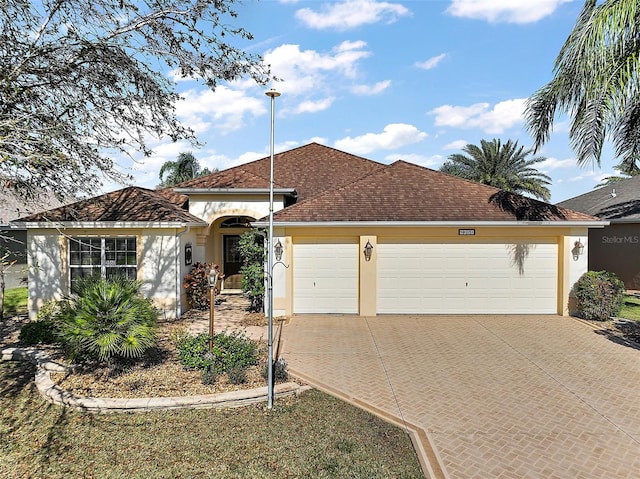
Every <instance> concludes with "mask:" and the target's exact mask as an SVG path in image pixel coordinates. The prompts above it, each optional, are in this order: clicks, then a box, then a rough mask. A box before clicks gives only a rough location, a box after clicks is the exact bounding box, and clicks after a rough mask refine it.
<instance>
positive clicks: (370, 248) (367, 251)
mask: <svg viewBox="0 0 640 479" xmlns="http://www.w3.org/2000/svg"><path fill="white" fill-rule="evenodd" d="M363 253H364V260H365V261H371V254H372V253H373V245H372V244H371V242H370V241H369V240H367V244H366V245H364V250H363Z"/></svg>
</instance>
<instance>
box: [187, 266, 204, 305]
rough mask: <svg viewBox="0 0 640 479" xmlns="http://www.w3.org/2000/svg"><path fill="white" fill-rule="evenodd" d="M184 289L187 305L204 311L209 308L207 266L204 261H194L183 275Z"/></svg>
mask: <svg viewBox="0 0 640 479" xmlns="http://www.w3.org/2000/svg"><path fill="white" fill-rule="evenodd" d="M184 289H185V290H186V293H187V300H188V301H189V306H191V307H192V308H193V309H198V310H201V311H206V310H208V309H209V295H210V291H209V268H208V266H207V265H206V263H196V264H194V265H193V268H191V271H189V273H188V274H187V275H186V276H185V277H184Z"/></svg>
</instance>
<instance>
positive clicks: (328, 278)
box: [293, 239, 358, 314]
mask: <svg viewBox="0 0 640 479" xmlns="http://www.w3.org/2000/svg"><path fill="white" fill-rule="evenodd" d="M293 285H294V286H293V288H294V290H293V312H294V313H296V314H306V313H343V314H357V313H358V243H356V241H355V240H353V241H348V240H344V239H338V240H333V241H327V242H316V243H302V244H294V245H293Z"/></svg>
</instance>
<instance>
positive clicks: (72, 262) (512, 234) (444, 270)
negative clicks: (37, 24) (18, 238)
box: [18, 143, 607, 317]
mask: <svg viewBox="0 0 640 479" xmlns="http://www.w3.org/2000/svg"><path fill="white" fill-rule="evenodd" d="M274 165H275V166H274V171H275V173H274V178H275V181H274V211H275V214H274V244H275V245H279V246H282V259H281V262H279V263H278V264H276V265H275V266H274V269H273V293H274V299H273V307H274V314H275V315H290V314H308V313H333V314H356V315H357V314H359V315H376V314H390V313H397V314H418V313H424V314H430V313H437V314H447V313H495V314H503V313H504V314H507V313H523V314H527V313H530V314H533V313H535V314H567V313H568V308H569V306H568V303H569V294H570V291H571V287H572V285H573V284H574V283H575V281H576V280H577V279H578V278H579V277H580V275H581V274H582V273H584V272H585V271H586V269H587V261H586V255H583V254H578V253H574V252H572V250H575V248H574V244H575V243H576V242H577V241H582V242H583V243H585V246H586V248H585V249H586V250H588V244H587V241H586V238H587V235H588V231H589V229H590V228H602V227H603V226H605V225H606V224H607V222H606V221H601V220H599V219H598V218H595V217H593V216H591V215H588V214H584V213H579V212H575V211H571V210H568V209H566V208H562V207H559V206H554V205H550V204H547V203H543V202H540V201H536V200H533V199H531V198H526V197H523V196H520V195H516V194H512V193H507V192H504V191H501V190H498V189H496V188H492V187H489V186H485V185H481V184H477V183H473V182H469V181H466V180H463V179H460V178H457V177H453V176H449V175H446V174H443V173H440V172H437V171H433V170H430V169H427V168H423V167H420V166H417V165H414V164H411V163H407V162H404V161H396V162H395V163H393V164H391V165H385V164H381V163H378V162H375V161H371V160H368V159H365V158H362V157H359V156H355V155H352V154H349V153H345V152H342V151H339V150H336V149H334V148H330V147H327V146H323V145H320V144H317V143H312V144H309V145H306V146H302V147H299V148H296V149H293V150H290V151H286V152H283V153H279V154H277V155H275V158H274ZM269 176H270V159H269V158H263V159H261V160H257V161H254V162H251V163H247V164H244V165H240V166H237V167H234V168H230V169H228V170H224V171H220V172H217V173H213V174H211V175H208V176H205V177H201V178H196V179H193V180H190V181H187V182H184V183H181V184H179V185H177V186H175V187H173V188H168V189H164V190H158V191H152V190H147V189H144V188H137V187H129V188H124V189H122V190H119V191H115V192H112V193H108V194H105V195H102V196H99V197H97V198H92V199H88V200H83V201H80V202H77V203H74V204H71V205H67V206H64V207H61V208H56V209H53V210H49V211H46V212H41V213H38V214H35V215H31V216H28V217H26V218H22V219H20V220H19V221H18V224H20V225H22V226H23V227H25V228H27V230H28V253H29V265H30V289H29V302H30V303H29V304H30V306H29V307H30V312H31V314H32V315H35V314H36V312H37V309H38V307H39V306H40V305H41V304H42V303H43V302H44V301H45V300H46V299H48V298H53V297H60V296H61V295H63V294H65V293H66V292H68V291H69V288H70V287H71V285H72V283H73V281H74V280H75V278H77V277H79V276H82V275H84V274H87V273H90V272H92V271H100V272H101V274H103V275H108V274H110V273H113V272H115V271H117V272H119V273H124V274H127V275H128V276H130V277H132V278H138V279H140V280H142V281H143V283H144V285H145V292H146V294H147V295H148V296H149V297H152V298H153V299H154V300H155V301H156V303H157V304H158V306H159V307H161V308H162V309H163V310H164V312H165V315H166V316H167V317H173V316H176V315H179V314H181V313H182V312H184V311H185V310H186V309H187V305H186V301H185V299H186V298H185V292H184V289H183V288H182V279H183V278H184V275H185V274H186V273H187V272H188V271H189V269H190V268H191V263H194V262H196V261H205V262H208V263H211V262H215V263H218V264H220V265H221V269H222V272H223V273H225V274H226V276H227V278H228V279H226V280H225V288H229V287H231V288H235V287H237V286H238V273H239V261H240V259H239V257H238V254H237V242H238V239H239V236H240V235H241V234H242V233H243V232H244V231H246V230H247V228H248V227H249V226H250V225H254V226H260V227H265V226H266V225H267V224H268V222H267V218H268V214H269ZM580 251H582V250H580ZM280 263H282V264H280Z"/></svg>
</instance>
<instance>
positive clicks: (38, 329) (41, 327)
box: [18, 319, 58, 346]
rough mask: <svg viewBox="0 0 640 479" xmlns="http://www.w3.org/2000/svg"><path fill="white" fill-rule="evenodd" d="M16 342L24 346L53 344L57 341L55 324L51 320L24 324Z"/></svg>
mask: <svg viewBox="0 0 640 479" xmlns="http://www.w3.org/2000/svg"><path fill="white" fill-rule="evenodd" d="M18 341H20V343H21V344H24V345H25V346H34V345H36V344H54V343H56V342H57V341H58V336H57V334H56V324H55V322H54V321H53V320H51V319H43V320H39V321H33V322H31V323H26V324H25V325H24V326H22V329H21V330H20V335H19V336H18Z"/></svg>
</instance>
